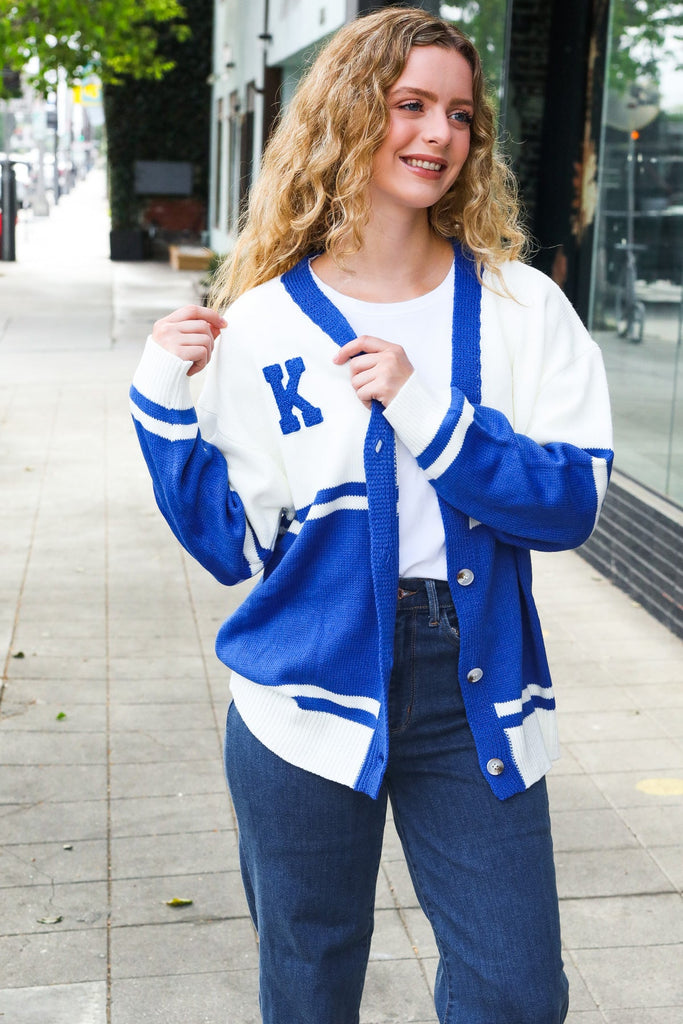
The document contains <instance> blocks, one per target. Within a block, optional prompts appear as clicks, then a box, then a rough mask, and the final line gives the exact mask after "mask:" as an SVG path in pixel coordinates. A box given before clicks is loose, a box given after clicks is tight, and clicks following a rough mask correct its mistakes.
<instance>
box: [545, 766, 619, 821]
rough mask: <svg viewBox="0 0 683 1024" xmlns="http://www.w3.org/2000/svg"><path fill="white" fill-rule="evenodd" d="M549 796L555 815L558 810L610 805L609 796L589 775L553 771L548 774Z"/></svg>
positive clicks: (589, 808) (587, 808)
mask: <svg viewBox="0 0 683 1024" xmlns="http://www.w3.org/2000/svg"><path fill="white" fill-rule="evenodd" d="M548 797H549V800H550V810H551V813H552V814H553V815H555V814H556V813H557V812H558V811H575V810H583V809H586V810H591V809H593V808H605V807H608V806H609V803H608V800H607V797H606V796H604V795H603V793H602V792H601V791H600V789H599V788H598V786H597V785H596V784H595V782H594V781H593V779H592V778H590V776H588V775H559V774H556V773H555V772H551V773H550V775H549V776H548Z"/></svg>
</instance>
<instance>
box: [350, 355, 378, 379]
mask: <svg viewBox="0 0 683 1024" xmlns="http://www.w3.org/2000/svg"><path fill="white" fill-rule="evenodd" d="M376 366H377V356H376V355H375V354H374V353H372V354H370V355H368V353H367V352H363V353H362V355H359V356H354V358H353V362H352V363H351V365H350V366H349V370H350V372H351V377H355V375H356V374H357V373H364V372H365V371H367V370H373V369H375V368H376Z"/></svg>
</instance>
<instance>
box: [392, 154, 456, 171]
mask: <svg viewBox="0 0 683 1024" xmlns="http://www.w3.org/2000/svg"><path fill="white" fill-rule="evenodd" d="M400 159H401V161H402V162H403V163H404V164H407V166H408V167H416V168H419V169H420V170H423V171H435V172H437V173H438V172H440V171H443V170H444V168H445V167H446V164H445V163H443V162H442V161H440V160H424V159H422V158H420V157H414V156H402V157H401V158H400Z"/></svg>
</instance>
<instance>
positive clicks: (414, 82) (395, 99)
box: [370, 46, 474, 213]
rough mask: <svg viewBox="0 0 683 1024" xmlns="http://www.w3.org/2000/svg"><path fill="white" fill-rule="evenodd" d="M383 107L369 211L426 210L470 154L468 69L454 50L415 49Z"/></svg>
mask: <svg viewBox="0 0 683 1024" xmlns="http://www.w3.org/2000/svg"><path fill="white" fill-rule="evenodd" d="M387 104H388V107H389V128H388V131H387V134H386V137H385V138H384V141H383V142H382V144H381V146H380V147H379V149H378V150H377V152H376V153H375V158H374V163H373V174H372V181H371V183H370V197H371V202H372V208H373V211H375V212H379V211H380V210H383V211H385V212H387V213H389V212H390V211H391V210H392V209H394V210H395V211H397V210H398V209H402V210H404V211H405V210H412V211H416V210H427V209H428V208H429V207H430V206H433V205H434V203H436V202H437V201H438V200H439V199H441V197H442V196H443V195H444V194H445V193H446V192H447V191H448V189H449V188H450V187H451V186H452V184H453V182H454V181H455V180H456V178H457V177H458V175H459V173H460V170H461V168H462V166H463V164H464V163H465V160H466V159H467V155H468V153H469V148H470V125H471V123H472V117H473V114H474V103H473V99H472V71H471V69H470V65H469V64H468V62H467V61H466V60H465V58H464V57H463V56H461V54H459V53H456V52H455V50H451V49H446V48H445V47H442V46H414V47H413V48H412V50H411V51H410V54H409V56H408V60H407V61H406V64H405V67H404V69H403V72H402V73H401V75H400V76H399V78H398V79H397V80H396V82H394V84H393V85H392V86H391V88H390V89H389V92H388V93H387Z"/></svg>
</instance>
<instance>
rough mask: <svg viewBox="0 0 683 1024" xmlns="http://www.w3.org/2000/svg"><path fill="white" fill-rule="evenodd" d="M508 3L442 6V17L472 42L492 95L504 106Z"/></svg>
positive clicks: (475, 0)
mask: <svg viewBox="0 0 683 1024" xmlns="http://www.w3.org/2000/svg"><path fill="white" fill-rule="evenodd" d="M507 6H508V3H507V0H465V2H464V3H453V4H441V12H440V13H441V17H442V18H443V19H444V20H445V21H452V22H453V23H454V24H455V25H457V27H458V28H459V29H461V30H462V31H463V32H464V33H465V34H466V35H468V36H469V38H470V39H471V40H472V42H473V43H474V45H475V46H476V48H477V50H478V51H479V56H480V57H481V63H482V66H483V68H484V74H485V75H486V81H487V82H488V87H489V93H490V95H491V98H492V99H496V100H498V103H499V105H500V100H501V95H502V89H503V74H504V53H505V26H506V18H507Z"/></svg>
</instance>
